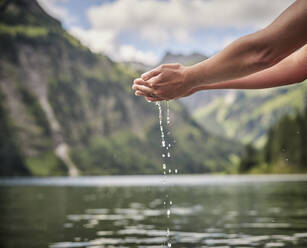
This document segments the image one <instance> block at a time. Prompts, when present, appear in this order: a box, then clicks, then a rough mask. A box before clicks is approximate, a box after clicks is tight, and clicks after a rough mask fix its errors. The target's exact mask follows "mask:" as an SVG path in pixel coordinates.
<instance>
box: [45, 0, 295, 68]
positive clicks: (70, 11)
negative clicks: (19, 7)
mask: <svg viewBox="0 0 307 248" xmlns="http://www.w3.org/2000/svg"><path fill="white" fill-rule="evenodd" d="M293 2H294V0H270V1H267V0H257V1H255V0H39V3H40V4H41V5H42V7H43V8H44V9H45V10H46V11H47V12H48V13H49V14H51V15H52V16H54V17H56V18H58V19H60V20H61V22H62V24H63V26H64V27H65V29H67V30H68V31H69V32H70V33H72V34H73V35H74V36H76V37H77V38H79V39H80V40H81V41H82V42H83V43H84V44H85V45H87V46H89V47H90V48H91V49H92V50H93V51H95V52H102V53H104V54H107V55H108V56H110V57H111V58H112V59H114V60H117V61H140V62H143V63H147V64H151V65H154V64H156V63H157V62H158V61H159V60H160V59H161V57H162V56H163V54H164V53H165V52H166V51H171V52H174V53H185V54H188V53H191V52H200V53H203V54H206V55H209V56H210V55H212V54H214V53H216V52H218V51H219V50H221V49H223V48H224V47H225V46H226V45H227V44H229V43H230V42H231V41H233V40H234V39H237V38H238V37H240V36H243V35H246V34H249V33H252V32H255V31H257V30H259V29H261V28H263V27H265V26H266V25H268V24H269V23H270V22H272V21H273V20H274V19H275V18H276V17H277V16H278V15H279V14H280V13H281V12H282V11H283V10H284V9H285V8H287V7H288V6H289V5H290V4H291V3H293Z"/></svg>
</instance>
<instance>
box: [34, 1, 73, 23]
mask: <svg viewBox="0 0 307 248" xmlns="http://www.w3.org/2000/svg"><path fill="white" fill-rule="evenodd" d="M37 1H38V3H39V4H40V6H41V7H42V8H43V9H44V10H45V11H46V12H47V13H48V14H49V15H51V16H52V17H54V18H56V19H59V20H66V22H67V24H68V25H73V24H75V23H76V22H77V21H78V18H77V17H76V16H73V15H71V14H70V13H69V11H68V9H66V8H65V7H64V6H62V5H61V4H62V3H67V2H68V1H69V0H37Z"/></svg>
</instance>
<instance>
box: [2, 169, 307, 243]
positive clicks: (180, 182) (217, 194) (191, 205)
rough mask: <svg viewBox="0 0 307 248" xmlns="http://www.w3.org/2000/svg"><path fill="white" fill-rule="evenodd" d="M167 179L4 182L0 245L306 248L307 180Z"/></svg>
mask: <svg viewBox="0 0 307 248" xmlns="http://www.w3.org/2000/svg"><path fill="white" fill-rule="evenodd" d="M162 180H163V177H162V176H122V177H121V176H117V177H79V178H17V179H1V180H0V200H1V202H0V204H1V205H0V208H1V215H0V244H1V245H0V246H1V247H4V248H7V247H26V248H31V247H50V248H64V247H90V248H98V247H100V248H106V247H108V248H111V247H122V248H123V247H146V248H155V247H167V242H168V239H170V241H171V243H172V247H178V248H179V247H180V248H185V247H193V248H195V247H217V248H230V247H231V248H232V247H239V248H243V247H265V248H268V247H302V248H306V247H307V176H306V175H292V176H171V177H168V178H167V183H166V184H163V183H162ZM164 201H167V202H166V204H164ZM169 201H172V202H173V204H172V206H171V214H170V217H169V218H167V215H166V211H167V209H168V207H169V206H168V205H169ZM167 228H169V229H170V233H169V236H168V237H167V236H166V234H167V232H166V230H167Z"/></svg>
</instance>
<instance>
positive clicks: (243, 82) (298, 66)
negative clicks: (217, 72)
mask: <svg viewBox="0 0 307 248" xmlns="http://www.w3.org/2000/svg"><path fill="white" fill-rule="evenodd" d="M306 68H307V45H305V46H304V47H303V48H302V49H300V50H299V51H297V52H295V53H293V54H291V55H290V56H288V57H287V58H285V59H283V60H282V61H281V62H279V63H278V64H276V65H274V66H272V67H270V68H268V69H266V70H263V71H260V72H257V73H254V74H251V75H249V76H246V77H242V78H238V79H233V80H229V81H224V82H219V83H213V84H208V85H203V86H199V87H196V88H193V89H192V90H191V91H190V92H189V93H188V94H187V95H186V96H189V95H191V94H193V93H195V92H196V91H200V90H213V89H263V88H271V87H277V86H282V85H288V84H294V83H299V82H302V81H304V80H305V79H306V78H307V69H306Z"/></svg>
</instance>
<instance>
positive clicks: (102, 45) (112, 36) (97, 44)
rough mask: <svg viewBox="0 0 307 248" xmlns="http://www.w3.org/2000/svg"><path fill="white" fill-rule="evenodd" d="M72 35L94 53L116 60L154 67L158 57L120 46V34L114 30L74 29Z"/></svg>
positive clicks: (147, 52) (151, 53)
mask: <svg viewBox="0 0 307 248" xmlns="http://www.w3.org/2000/svg"><path fill="white" fill-rule="evenodd" d="M70 33H71V34H73V35H74V36H75V37H77V38H79V39H80V41H81V42H82V43H83V44H84V45H86V46H88V47H90V48H91V50H92V51H94V52H103V53H105V54H107V55H109V56H110V57H111V58H112V59H114V60H119V61H140V62H142V63H144V64H147V65H154V64H156V63H157V62H158V57H157V56H156V55H155V54H154V53H153V52H150V51H141V50H139V49H137V48H136V47H135V46H132V45H125V44H120V42H119V41H118V33H117V32H115V31H114V30H111V29H110V30H106V29H104V30H96V29H89V30H85V29H82V28H79V27H73V28H72V29H71V30H70Z"/></svg>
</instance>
